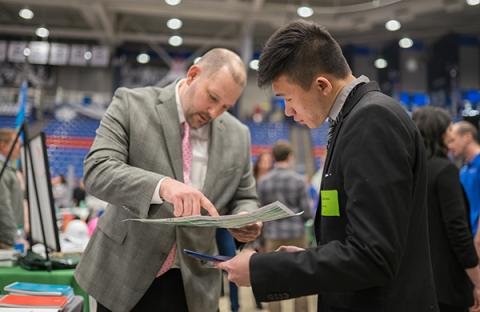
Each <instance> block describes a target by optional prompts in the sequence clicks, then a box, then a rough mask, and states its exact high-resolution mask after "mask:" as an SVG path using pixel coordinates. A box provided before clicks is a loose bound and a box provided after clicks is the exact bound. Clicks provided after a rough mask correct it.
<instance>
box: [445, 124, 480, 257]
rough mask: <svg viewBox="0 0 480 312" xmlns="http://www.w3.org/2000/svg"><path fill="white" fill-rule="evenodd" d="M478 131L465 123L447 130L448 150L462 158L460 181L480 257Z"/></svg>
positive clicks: (479, 157) (479, 153)
mask: <svg viewBox="0 0 480 312" xmlns="http://www.w3.org/2000/svg"><path fill="white" fill-rule="evenodd" d="M477 138H478V131H477V129H476V128H475V126H474V125H472V124H471V123H469V122H467V121H460V122H457V123H454V124H453V125H452V126H451V127H450V128H449V135H448V142H447V145H448V149H449V150H450V152H451V153H452V154H453V156H454V157H459V158H462V159H463V161H464V163H465V165H464V166H463V167H462V169H461V170H460V181H461V182H462V185H463V188H464V190H465V193H466V194H467V198H468V202H469V204H470V225H471V228H472V234H473V235H474V237H475V247H476V249H477V254H478V255H480V234H479V231H478V222H480V219H479V215H480V144H478V139H477Z"/></svg>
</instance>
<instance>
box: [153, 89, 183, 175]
mask: <svg viewBox="0 0 480 312" xmlns="http://www.w3.org/2000/svg"><path fill="white" fill-rule="evenodd" d="M175 85H176V83H172V84H170V85H169V86H167V87H165V88H164V89H162V90H161V91H160V95H159V96H158V99H159V101H158V105H157V107H156V109H157V113H158V117H159V120H160V127H162V129H163V135H164V138H163V139H164V143H165V145H166V146H167V151H168V155H169V158H170V164H171V166H172V168H173V172H174V173H175V177H174V178H175V179H176V180H178V181H183V165H182V147H181V145H182V144H181V140H182V139H181V137H182V136H181V133H180V120H179V119H178V110H177V104H176V101H175Z"/></svg>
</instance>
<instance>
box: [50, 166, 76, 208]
mask: <svg viewBox="0 0 480 312" xmlns="http://www.w3.org/2000/svg"><path fill="white" fill-rule="evenodd" d="M52 193H53V199H54V201H55V206H56V207H57V208H68V207H70V202H71V201H70V193H69V191H68V185H67V180H65V176H64V175H63V174H59V175H58V176H57V177H55V178H54V179H52Z"/></svg>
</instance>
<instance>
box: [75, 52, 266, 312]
mask: <svg viewBox="0 0 480 312" xmlns="http://www.w3.org/2000/svg"><path fill="white" fill-rule="evenodd" d="M246 79H247V77H246V69H245V64H244V63H243V62H242V60H241V59H240V57H239V56H238V55H237V54H235V53H233V52H232V51H230V50H226V49H213V50H210V51H208V52H207V53H206V54H205V55H203V56H202V58H201V59H200V61H198V62H197V63H196V64H194V65H192V66H191V67H190V68H189V69H188V71H187V75H186V77H185V78H184V79H181V80H179V81H175V82H174V83H172V84H170V85H168V86H166V87H164V88H158V87H145V88H137V89H126V88H120V89H118V90H117V91H116V92H115V95H114V97H113V100H112V102H111V103H110V105H109V107H108V109H107V111H106V113H105V115H104V117H103V118H102V121H101V123H100V127H99V128H98V129H97V135H96V137H95V140H94V142H93V145H92V147H91V149H90V152H89V153H88V155H87V157H86V158H85V163H84V165H85V170H84V172H85V174H84V179H85V189H86V191H87V193H89V194H92V195H93V196H95V197H98V198H99V199H101V200H104V201H106V202H108V203H109V205H108V207H107V208H106V209H105V212H104V214H103V215H102V217H101V218H99V220H98V223H97V227H96V229H95V231H94V233H93V235H92V237H91V239H90V241H89V244H88V246H87V248H86V250H85V252H84V253H83V256H82V259H81V260H80V263H79V264H78V266H77V269H76V272H75V279H76V280H77V282H78V284H79V285H80V287H82V288H83V289H84V290H85V291H86V292H87V293H88V294H89V295H91V296H92V297H93V298H95V299H96V300H97V301H98V308H99V309H98V311H115V312H124V311H162V312H184V311H190V312H216V311H217V309H218V303H219V297H220V287H221V277H222V272H221V271H220V270H215V269H212V268H210V267H208V266H205V265H204V263H202V262H201V261H198V260H197V259H194V258H191V257H189V256H188V255H185V253H184V252H183V250H184V249H190V250H194V251H198V252H202V253H208V254H216V253H217V252H218V251H217V246H216V243H215V228H197V227H184V226H174V225H158V224H157V225H155V224H148V223H142V222H132V221H130V222H127V221H124V220H126V219H132V218H142V219H159V218H172V217H183V216H192V215H199V214H200V213H203V214H209V215H212V216H218V215H219V214H222V215H224V214H237V213H242V212H248V211H253V210H255V209H257V208H258V204H257V193H256V190H255V181H254V178H253V174H252V166H251V156H250V132H249V130H248V128H247V127H246V126H245V125H243V124H242V123H240V122H239V121H238V120H237V119H236V118H234V117H233V116H232V115H230V114H229V113H228V112H227V110H229V109H230V108H232V107H233V106H234V105H235V103H236V101H237V100H238V98H239V97H240V95H241V93H242V91H243V89H244V87H245V84H246V81H247V80H246ZM261 227H262V225H261V223H255V224H252V225H248V226H245V227H243V228H239V229H230V230H229V231H230V233H231V234H232V235H233V236H234V237H235V238H236V239H237V240H239V241H240V242H248V241H252V240H254V239H255V238H256V237H257V236H258V235H259V233H260V230H261Z"/></svg>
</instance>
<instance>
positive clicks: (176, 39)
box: [168, 35, 183, 47]
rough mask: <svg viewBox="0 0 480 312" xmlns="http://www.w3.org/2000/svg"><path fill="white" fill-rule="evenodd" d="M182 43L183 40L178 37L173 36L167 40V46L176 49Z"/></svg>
mask: <svg viewBox="0 0 480 312" xmlns="http://www.w3.org/2000/svg"><path fill="white" fill-rule="evenodd" d="M182 43H183V38H182V37H180V36H177V35H175V36H171V37H170V38H168V44H169V45H171V46H174V47H178V46H181V45H182Z"/></svg>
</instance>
